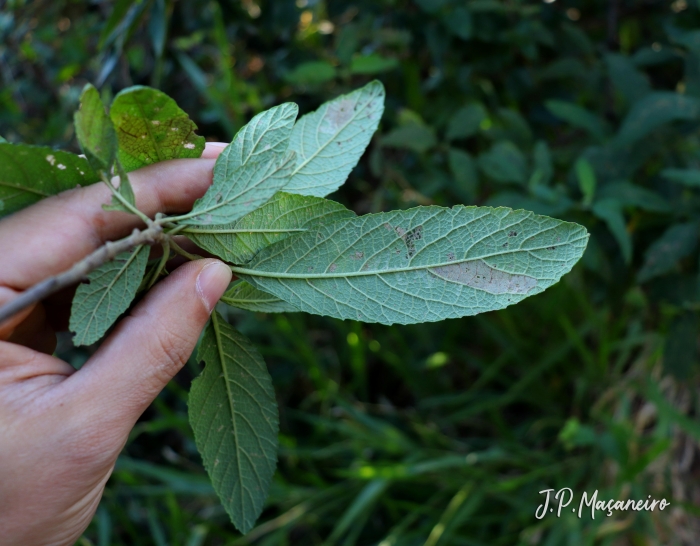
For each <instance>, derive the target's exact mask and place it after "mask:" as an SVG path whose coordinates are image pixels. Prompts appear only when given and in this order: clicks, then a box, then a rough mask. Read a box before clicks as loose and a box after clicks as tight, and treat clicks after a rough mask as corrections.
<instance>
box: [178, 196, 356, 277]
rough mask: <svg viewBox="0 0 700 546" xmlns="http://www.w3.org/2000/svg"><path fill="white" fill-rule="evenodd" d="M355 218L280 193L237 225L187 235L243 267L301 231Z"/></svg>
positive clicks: (327, 204) (334, 206)
mask: <svg viewBox="0 0 700 546" xmlns="http://www.w3.org/2000/svg"><path fill="white" fill-rule="evenodd" d="M352 216H355V213H353V212H352V211H351V210H348V209H346V208H345V207H344V206H342V205H341V204H340V203H336V202H335V201H328V200H326V199H322V198H320V197H310V196H304V195H294V194H289V193H283V192H278V193H277V194H275V196H274V197H272V199H270V200H269V201H268V202H267V203H265V204H264V205H263V206H261V207H260V208H258V209H256V210H254V211H253V212H250V213H248V214H247V215H245V216H244V217H243V218H241V219H240V220H238V221H237V222H233V223H230V224H224V225H221V226H211V227H208V228H207V227H201V228H192V229H191V230H186V231H185V234H186V235H187V237H189V238H190V239H191V240H192V241H194V243H196V244H197V245H199V246H200V247H201V248H203V249H204V250H207V251H208V252H211V253H212V254H215V255H217V256H218V257H219V258H221V259H223V260H225V261H227V262H231V263H235V264H242V263H246V262H248V261H250V260H251V259H252V258H253V256H255V255H256V254H257V253H258V252H260V251H261V250H262V249H263V248H265V247H266V246H269V245H271V244H272V243H276V242H278V241H281V240H282V239H284V238H286V237H289V235H291V234H293V233H296V232H297V231H298V230H304V229H310V228H311V227H315V226H319V225H322V224H330V223H333V222H337V221H339V220H343V219H345V218H349V217H352ZM256 230H257V231H256ZM295 230H297V231H295Z"/></svg>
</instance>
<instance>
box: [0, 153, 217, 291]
mask: <svg viewBox="0 0 700 546" xmlns="http://www.w3.org/2000/svg"><path fill="white" fill-rule="evenodd" d="M224 146H225V144H219V143H211V144H207V147H206V149H205V151H204V153H203V154H202V158H200V159H174V160H171V161H164V162H162V163H157V164H154V165H149V166H148V167H144V168H142V169H139V170H137V171H133V172H132V173H129V180H130V182H131V185H132V187H133V189H134V195H135V196H136V205H137V207H138V208H139V209H140V210H141V211H142V212H144V213H145V214H146V215H148V216H153V215H154V214H156V213H157V212H164V213H180V212H187V211H188V210H190V208H191V207H192V204H193V203H194V201H195V199H198V198H199V197H201V196H202V195H204V192H206V190H207V188H208V187H209V186H210V185H211V181H212V170H213V168H214V158H216V157H217V156H218V155H219V153H220V152H221V150H223V147H224ZM110 199H111V192H110V190H109V188H107V187H105V185H104V184H93V185H91V186H87V187H84V188H76V189H73V190H69V191H66V192H63V193H61V194H59V195H55V196H53V197H49V198H47V199H44V200H42V201H40V202H39V203H37V204H36V205H32V206H31V207H28V208H26V209H24V210H22V211H19V212H17V213H16V214H13V215H12V216H10V217H8V218H5V219H3V220H2V221H0V256H3V260H2V264H0V286H7V287H10V288H13V289H15V290H24V289H26V288H28V287H30V286H32V285H34V284H36V283H37V282H39V281H42V280H43V279H45V278H47V277H50V276H52V275H56V274H58V273H61V272H63V271H65V270H67V269H68V268H70V267H71V266H72V265H73V264H74V263H76V262H77V261H79V260H81V259H82V258H84V257H85V256H87V255H88V254H89V253H90V252H92V251H93V250H95V249H96V248H98V247H99V246H101V245H102V244H104V243H105V242H106V241H108V240H114V239H118V238H121V237H123V236H126V235H128V234H129V233H130V232H131V231H132V230H133V229H134V228H135V227H141V226H142V225H143V223H142V222H141V220H139V219H138V218H137V217H136V216H134V215H133V214H127V213H125V212H118V211H105V210H103V209H102V204H104V203H109V202H110Z"/></svg>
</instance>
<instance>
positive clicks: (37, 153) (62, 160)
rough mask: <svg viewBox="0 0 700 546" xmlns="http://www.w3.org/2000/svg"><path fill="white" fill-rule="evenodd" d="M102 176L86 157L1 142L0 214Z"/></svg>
mask: <svg viewBox="0 0 700 546" xmlns="http://www.w3.org/2000/svg"><path fill="white" fill-rule="evenodd" d="M98 180H99V177H98V176H97V174H96V173H95V171H93V170H92V168H91V167H90V165H89V164H88V162H87V160H86V159H85V158H82V157H79V156H77V155H75V154H71V153H68V152H60V151H57V150H53V149H52V148H48V147H45V146H27V145H26V144H9V143H0V217H1V216H5V215H7V214H12V213H13V212H16V211H18V210H20V209H22V208H24V207H27V206H29V205H32V204H34V203H36V202H37V201H40V200H41V199H43V198H44V197H49V196H51V195H56V194H57V193H60V192H62V191H65V190H69V189H72V188H75V187H77V186H87V185H89V184H93V183H95V182H97V181H98Z"/></svg>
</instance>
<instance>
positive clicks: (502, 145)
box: [478, 141, 527, 184]
mask: <svg viewBox="0 0 700 546" xmlns="http://www.w3.org/2000/svg"><path fill="white" fill-rule="evenodd" d="M478 162H479V168H480V169H481V170H482V172H483V173H484V174H485V175H487V176H489V177H490V178H493V179H494V180H495V181H496V182H503V183H512V182H514V183H516V184H525V182H527V160H526V159H525V156H524V155H523V153H522V152H521V151H520V150H519V149H518V147H517V146H516V145H515V144H513V143H512V142H508V141H501V142H497V143H496V144H495V145H494V146H493V147H492V148H491V149H490V150H489V151H488V152H486V153H483V154H481V155H480V156H479V159H478Z"/></svg>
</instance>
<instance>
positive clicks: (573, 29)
mask: <svg viewBox="0 0 700 546" xmlns="http://www.w3.org/2000/svg"><path fill="white" fill-rule="evenodd" d="M375 77H378V78H380V79H381V80H382V81H383V82H384V84H385V85H386V88H387V93H388V96H387V111H386V113H385V115H384V118H383V122H382V125H381V128H380V132H379V133H378V135H377V137H376V139H375V141H374V142H373V144H372V145H371V147H370V150H369V151H368V153H367V154H366V155H365V157H364V158H363V160H362V161H361V164H360V165H359V166H358V167H357V169H356V170H355V171H354V173H353V174H352V175H351V178H350V180H349V181H348V183H347V185H346V186H345V187H344V188H343V189H342V190H341V191H340V192H338V194H336V195H335V198H336V199H338V200H339V201H341V202H343V203H344V204H346V205H348V206H349V207H351V208H352V209H354V210H355V211H356V212H358V213H367V212H375V211H381V210H390V209H393V208H406V207H410V206H415V205H417V204H418V205H423V204H431V203H435V204H440V205H448V206H449V205H453V204H456V203H464V204H477V205H482V204H500V205H507V206H511V207H515V208H525V209H529V210H533V211H535V212H538V213H543V214H548V215H552V216H556V217H558V218H562V219H570V220H574V221H576V222H579V223H582V224H584V225H585V226H586V227H587V228H588V229H589V231H590V232H591V233H592V237H591V241H590V244H589V248H588V250H587V252H586V255H585V257H584V259H583V260H582V262H581V263H580V264H579V265H578V266H577V267H576V268H575V270H574V271H573V272H572V273H571V274H570V275H568V276H566V277H565V278H564V279H563V281H562V282H560V283H559V284H558V285H557V286H555V287H553V288H552V289H550V290H548V291H547V292H546V293H544V294H542V295H539V296H537V297H534V298H530V299H527V300H526V301H525V302H523V303H521V304H519V305H518V306H516V307H513V308H509V309H505V310H503V311H499V312H494V313H488V314H486V315H483V316H477V317H471V318H464V319H459V320H449V321H445V322H442V323H438V324H425V325H418V326H410V327H385V326H377V325H366V324H359V323H353V322H341V321H336V320H325V319H322V318H319V317H314V316H307V315H301V314H299V315H294V314H292V315H286V316H274V315H267V316H266V315H252V314H244V313H242V312H241V313H239V312H236V311H230V312H229V318H230V320H231V321H232V322H234V323H235V324H236V325H237V326H238V327H239V328H240V329H241V330H242V331H243V332H244V333H245V334H246V335H249V336H250V337H251V338H252V339H253V340H255V341H256V342H257V343H258V344H259V346H260V347H261V350H262V352H263V354H264V356H265V359H266V361H267V362H268V364H269V366H270V370H271V373H272V375H273V378H274V381H275V387H276V391H277V394H278V397H279V402H280V412H281V416H280V417H281V428H282V432H281V446H282V447H281V452H280V464H279V470H278V473H277V475H276V477H275V480H274V483H273V489H272V495H271V497H270V499H269V503H268V507H267V509H266V511H265V512H264V514H263V517H262V518H261V520H260V522H259V525H258V527H256V528H255V529H254V530H253V531H252V532H251V533H250V534H249V535H248V536H247V537H241V536H240V535H239V534H238V533H236V532H235V530H234V529H233V527H232V526H231V525H230V523H229V522H228V518H227V516H226V514H225V513H224V511H223V509H222V508H221V507H220V506H219V504H218V502H217V500H216V497H215V495H214V494H213V492H212V489H211V486H210V485H209V483H208V480H207V477H206V475H205V473H204V471H203V469H202V466H201V463H200V461H199V460H198V456H197V452H196V449H195V447H194V443H193V439H192V432H191V430H190V428H189V425H188V422H187V418H186V409H187V408H186V391H187V387H188V385H189V382H190V381H191V378H192V377H193V376H194V375H195V373H196V372H197V370H198V364H197V363H196V362H191V363H190V364H189V365H188V368H187V369H185V370H183V372H182V373H181V374H180V375H179V376H178V377H177V378H176V380H175V381H173V382H172V383H171V384H170V386H169V387H168V388H167V389H166V390H165V391H164V392H163V393H162V395H161V396H160V397H159V398H158V399H157V400H156V402H155V403H154V404H153V406H152V407H151V408H150V409H149V410H148V412H147V413H146V414H145V415H144V417H143V418H142V420H141V421H140V422H139V424H138V425H137V427H136V428H135V430H134V432H133V434H132V438H131V441H130V442H129V444H128V446H127V447H126V448H125V450H124V453H123V455H122V457H121V458H120V460H119V463H118V465H117V468H116V470H115V472H114V476H113V478H112V479H111V480H110V482H109V485H108V487H107V491H106V493H105V496H104V500H103V502H102V504H101V505H100V508H99V510H98V513H97V516H96V518H95V520H94V522H93V524H92V525H91V526H90V528H89V530H88V532H87V533H86V535H85V537H84V538H83V539H82V542H81V544H83V545H89V544H92V545H99V546H105V545H110V544H114V545H152V544H155V545H157V546H162V545H173V546H174V545H182V546H196V545H230V546H234V545H243V544H258V545H265V546H271V545H280V546H282V545H297V544H299V545H326V546H330V545H338V546H353V545H358V546H362V545H379V546H413V545H416V546H417V545H425V546H446V545H464V546H477V545H479V546H481V545H488V546H494V545H504V546H505V545H514V544H516V545H523V546H524V545H535V544H540V545H545V546H556V545H572V546H573V545H576V546H580V545H593V544H596V545H597V544H600V545H630V546H632V545H634V546H637V545H655V544H666V545H681V544H682V545H697V544H698V543H700V481H699V480H698V474H699V470H700V463H699V462H698V455H699V452H698V442H699V441H700V422H698V415H699V411H700V406H699V403H700V400H699V399H698V392H699V391H698V386H699V381H698V369H699V367H698V311H699V310H700V293H699V290H698V289H699V288H700V284H699V283H700V278H699V277H698V242H699V241H698V239H699V233H700V231H699V228H700V194H699V192H700V7H699V3H698V2H697V1H696V0H674V1H673V2H669V1H657V0H608V1H606V2H603V1H601V0H586V1H584V0H556V1H551V2H549V1H545V3H541V2H535V1H525V0H508V1H501V0H468V1H458V0H410V1H409V0H354V1H353V0H348V1H343V2H341V1H335V2H331V1H324V0H296V2H294V1H292V0H219V1H214V0H211V1H198V2H194V1H188V2H186V1H182V0H181V1H175V0H141V1H133V0H118V1H116V2H107V1H99V0H93V1H92V2H89V3H88V2H80V1H77V0H50V1H49V0H35V1H31V2H29V1H21V0H6V2H5V6H4V7H3V8H1V9H0V78H2V86H1V87H0V134H2V135H3V136H4V137H6V138H7V139H8V140H9V141H11V142H19V141H22V142H29V143H37V144H39V143H40V144H50V145H54V146H56V147H61V148H69V149H73V150H75V149H76V143H75V139H74V135H73V127H72V121H71V117H72V113H73V111H74V109H75V107H76V104H77V100H78V96H79V93H80V90H81V88H82V86H83V85H84V84H85V83H86V82H88V81H90V82H93V83H95V84H96V85H98V87H99V88H100V89H101V91H102V93H104V94H105V95H107V96H109V95H112V94H114V93H115V92H117V91H118V90H120V89H122V88H124V87H127V86H129V85H133V84H147V85H152V86H156V87H159V88H160V89H162V90H164V91H165V92H167V93H168V94H169V95H171V96H172V97H174V98H175V99H176V100H177V101H178V103H179V104H180V105H181V106H182V108H183V109H184V110H185V111H187V112H188V113H189V114H190V115H191V117H192V118H193V119H194V120H195V121H196V122H197V124H198V125H199V127H200V133H201V134H203V135H204V136H206V137H207V139H209V140H223V141H227V140H229V139H230V138H231V137H232V135H233V134H234V133H235V131H236V130H237V129H238V128H239V127H240V126H241V125H242V124H243V123H245V122H246V121H247V120H248V119H250V117H251V116H252V115H254V114H255V113H257V112H258V111H260V110H262V109H264V108H267V107H269V106H272V105H274V104H276V103H279V102H281V101H283V100H294V101H296V102H298V103H299V104H300V107H301V111H302V112H307V111H309V110H311V109H313V108H315V107H316V106H317V105H318V104H320V103H321V102H322V101H324V100H327V99H329V98H331V97H333V96H336V95H337V94H339V93H342V92H345V91H348V90H349V89H351V88H355V87H358V86H360V85H362V84H363V83H365V82H366V81H368V80H370V79H372V78H375ZM60 354H62V355H63V356H65V357H66V358H67V359H69V360H70V361H71V362H72V363H74V364H75V365H80V363H81V362H82V361H84V360H85V358H86V357H87V356H88V353H86V352H84V351H77V350H75V349H72V348H71V347H70V341H69V340H67V339H65V338H63V339H62V343H61V349H60ZM47 464H50V461H47ZM560 487H571V488H572V489H573V490H574V492H575V493H576V495H577V496H576V500H575V502H574V504H578V498H579V495H580V494H581V493H582V492H584V491H586V492H588V493H589V494H591V493H592V492H593V491H595V490H596V489H597V490H598V491H599V498H602V499H609V498H613V499H625V498H639V499H646V498H647V495H652V497H654V498H662V497H665V498H667V499H668V500H670V502H671V507H670V508H667V509H666V510H665V511H664V512H662V513H659V512H658V511H656V512H654V513H646V512H623V513H618V514H617V515H616V516H614V517H605V516H604V515H603V514H602V513H600V512H599V513H598V515H597V517H596V518H595V519H593V520H592V519H591V518H590V516H585V515H584V517H582V518H581V519H579V518H577V517H575V515H574V514H571V513H568V514H564V515H563V516H562V517H561V518H560V519H558V518H556V517H554V516H547V517H545V518H544V519H542V520H537V519H536V518H535V517H534V514H535V509H536V508H537V506H538V505H539V504H540V502H542V496H541V495H539V494H538V491H540V490H543V489H547V488H555V489H558V488H560ZM565 512H566V511H565Z"/></svg>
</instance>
